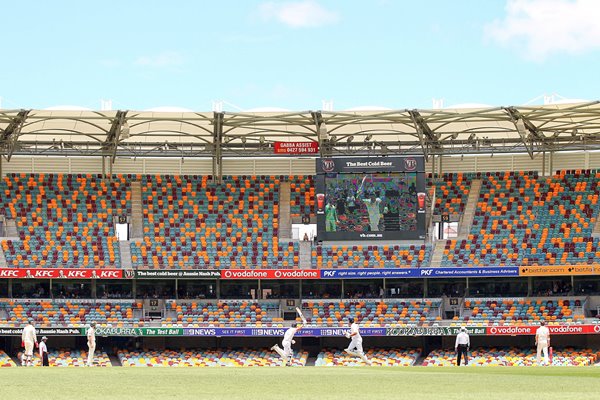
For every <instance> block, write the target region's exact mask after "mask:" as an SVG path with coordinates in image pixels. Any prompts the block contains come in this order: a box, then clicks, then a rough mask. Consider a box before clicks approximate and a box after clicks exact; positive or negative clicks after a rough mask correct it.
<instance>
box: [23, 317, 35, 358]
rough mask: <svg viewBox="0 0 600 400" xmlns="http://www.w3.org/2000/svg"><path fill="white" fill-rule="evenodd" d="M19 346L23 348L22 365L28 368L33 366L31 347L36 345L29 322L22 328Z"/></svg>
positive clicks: (32, 327)
mask: <svg viewBox="0 0 600 400" xmlns="http://www.w3.org/2000/svg"><path fill="white" fill-rule="evenodd" d="M21 342H22V343H21V345H22V346H23V347H24V348H25V359H24V365H26V366H28V367H30V366H32V365H33V346H36V347H37V345H38V343H37V336H36V332H35V328H34V326H33V324H32V323H31V321H27V325H25V328H23V333H22V334H21Z"/></svg>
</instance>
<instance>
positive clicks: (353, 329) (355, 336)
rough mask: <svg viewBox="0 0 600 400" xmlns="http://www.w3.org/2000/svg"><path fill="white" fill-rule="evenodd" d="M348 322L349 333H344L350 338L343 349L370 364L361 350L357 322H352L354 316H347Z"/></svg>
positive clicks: (360, 337)
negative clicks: (346, 346)
mask: <svg viewBox="0 0 600 400" xmlns="http://www.w3.org/2000/svg"><path fill="white" fill-rule="evenodd" d="M348 322H350V333H346V334H345V336H346V337H347V338H348V339H352V340H351V341H350V344H349V345H348V348H346V349H344V351H345V352H346V353H348V354H350V355H351V356H355V357H360V359H361V360H363V361H364V362H365V363H366V364H367V365H371V361H369V359H368V358H367V357H366V356H365V352H364V351H363V346H362V336H360V330H359V328H358V324H357V323H356V322H354V318H348ZM355 350H356V351H355Z"/></svg>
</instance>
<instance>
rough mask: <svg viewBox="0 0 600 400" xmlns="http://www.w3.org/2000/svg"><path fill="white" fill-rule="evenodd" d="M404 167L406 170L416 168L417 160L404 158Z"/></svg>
mask: <svg viewBox="0 0 600 400" xmlns="http://www.w3.org/2000/svg"><path fill="white" fill-rule="evenodd" d="M404 169H405V170H407V171H414V170H415V169H417V160H415V159H414V158H405V159H404Z"/></svg>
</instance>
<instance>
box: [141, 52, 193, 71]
mask: <svg viewBox="0 0 600 400" xmlns="http://www.w3.org/2000/svg"><path fill="white" fill-rule="evenodd" d="M134 64H135V65H138V66H141V67H153V68H167V67H178V66H181V65H182V64H183V56H182V55H181V54H180V53H178V52H176V51H165V52H162V53H159V54H154V55H150V56H148V55H146V56H141V57H138V58H137V59H136V60H135V61H134Z"/></svg>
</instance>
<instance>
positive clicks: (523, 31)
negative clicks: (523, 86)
mask: <svg viewBox="0 0 600 400" xmlns="http://www.w3.org/2000/svg"><path fill="white" fill-rule="evenodd" d="M505 10H506V15H505V16H504V18H503V19H497V20H495V21H493V22H491V23H490V24H488V25H487V26H486V27H485V33H486V36H487V37H488V38H490V39H492V40H493V41H495V42H497V43H499V44H501V45H504V46H507V47H515V48H517V49H518V51H519V52H521V53H522V54H523V56H524V57H526V58H529V59H532V60H536V61H542V60H544V59H545V58H547V57H548V56H550V55H552V54H556V53H558V54H560V53H567V54H581V53H584V52H586V51H590V50H595V49H598V48H600V23H599V22H598V21H599V18H600V1H597V0H508V1H507V3H506V8H505Z"/></svg>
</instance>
